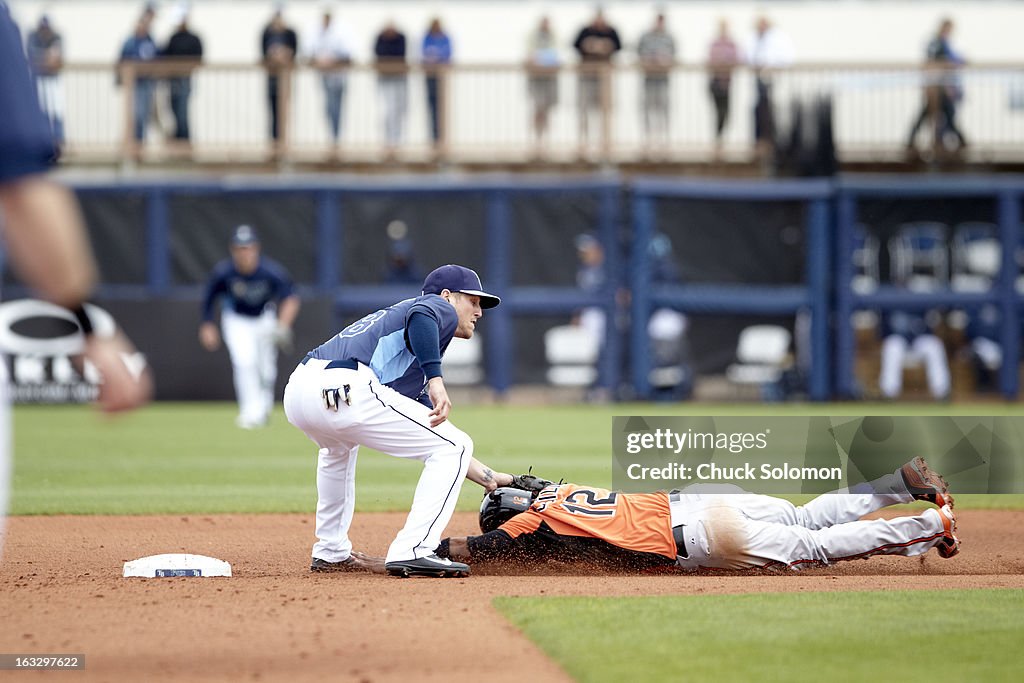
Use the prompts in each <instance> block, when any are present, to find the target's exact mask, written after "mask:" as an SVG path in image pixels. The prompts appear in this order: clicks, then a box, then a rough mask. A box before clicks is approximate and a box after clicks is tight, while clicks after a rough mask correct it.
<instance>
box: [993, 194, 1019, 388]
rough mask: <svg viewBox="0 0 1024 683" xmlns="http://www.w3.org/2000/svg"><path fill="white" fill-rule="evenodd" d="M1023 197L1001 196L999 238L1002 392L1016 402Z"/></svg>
mask: <svg viewBox="0 0 1024 683" xmlns="http://www.w3.org/2000/svg"><path fill="white" fill-rule="evenodd" d="M1020 202H1021V197H1020V195H1019V194H1017V192H1015V191H1013V190H1003V191H1002V192H1000V193H999V209H998V210H999V236H1000V237H1001V238H1002V244H1003V250H1002V252H1003V253H1002V257H1003V262H1002V263H1001V264H1000V269H999V273H1000V275H999V283H998V287H999V309H1000V314H1001V316H1002V319H1001V322H1002V330H1001V331H1000V342H1001V345H1002V347H1003V364H1002V365H1001V366H1000V368H999V388H1000V390H1001V391H1002V392H1003V396H1004V397H1005V398H1007V399H1013V398H1015V397H1016V396H1017V392H1018V390H1019V387H1018V384H1019V383H1020V379H1019V376H1018V374H1017V373H1018V372H1019V363H1018V360H1017V359H1018V358H1019V357H1020V346H1019V344H1020V336H1019V330H1020V321H1019V316H1020V309H1019V307H1018V302H1017V292H1016V284H1017V282H1016V281H1017V272H1018V266H1017V258H1016V257H1017V248H1018V245H1020V238H1021V235H1020Z"/></svg>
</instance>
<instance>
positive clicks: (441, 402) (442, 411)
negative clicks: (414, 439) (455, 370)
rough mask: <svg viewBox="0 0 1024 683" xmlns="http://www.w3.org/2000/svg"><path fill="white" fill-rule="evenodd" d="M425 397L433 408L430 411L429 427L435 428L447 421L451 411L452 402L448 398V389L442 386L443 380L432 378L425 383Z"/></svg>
mask: <svg viewBox="0 0 1024 683" xmlns="http://www.w3.org/2000/svg"><path fill="white" fill-rule="evenodd" d="M427 396H429V397H430V403H431V404H432V405H433V406H434V409H433V410H431V411H430V426H431V427H436V426H437V425H439V424H441V423H442V422H444V421H445V420H447V419H448V414H449V413H450V412H451V411H452V402H451V399H449V398H448V389H447V388H445V386H444V379H442V378H441V377H432V378H431V379H430V381H428V382H427Z"/></svg>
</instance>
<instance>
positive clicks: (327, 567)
mask: <svg viewBox="0 0 1024 683" xmlns="http://www.w3.org/2000/svg"><path fill="white" fill-rule="evenodd" d="M309 571H311V572H321V573H326V572H350V573H351V572H369V573H371V574H383V573H384V560H383V559H382V558H379V557H371V556H370V555H364V554H363V553H360V552H356V551H352V554H351V555H349V556H348V557H347V558H345V559H344V560H342V561H341V562H328V561H327V560H324V559H321V558H319V557H314V558H313V561H312V562H311V563H310V565H309Z"/></svg>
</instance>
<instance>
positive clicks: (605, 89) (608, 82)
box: [597, 63, 612, 164]
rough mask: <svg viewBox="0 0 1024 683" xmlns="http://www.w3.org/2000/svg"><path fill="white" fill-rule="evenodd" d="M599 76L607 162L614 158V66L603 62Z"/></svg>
mask: <svg viewBox="0 0 1024 683" xmlns="http://www.w3.org/2000/svg"><path fill="white" fill-rule="evenodd" d="M597 76H598V78H599V79H600V80H599V81H598V82H599V83H600V87H599V92H600V93H601V161H602V162H603V163H605V164H609V163H611V160H612V66H611V64H604V63H603V64H601V65H600V66H599V67H598V71H597Z"/></svg>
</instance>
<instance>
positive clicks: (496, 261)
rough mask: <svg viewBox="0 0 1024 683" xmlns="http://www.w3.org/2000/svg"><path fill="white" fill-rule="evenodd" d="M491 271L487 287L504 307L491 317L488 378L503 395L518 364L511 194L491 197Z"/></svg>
mask: <svg viewBox="0 0 1024 683" xmlns="http://www.w3.org/2000/svg"><path fill="white" fill-rule="evenodd" d="M486 234H487V253H486V254H485V259H486V264H487V271H486V272H485V273H484V278H483V279H484V287H487V288H491V287H493V288H494V289H491V290H490V291H493V292H497V293H498V296H500V297H502V298H503V303H502V305H501V306H498V307H497V308H494V309H491V310H490V311H488V313H487V316H486V317H487V333H486V334H487V336H486V337H485V339H486V348H487V377H488V378H489V379H490V384H491V388H492V389H494V391H495V392H497V393H498V394H499V395H503V394H504V393H505V392H506V391H508V388H509V387H510V386H511V384H512V374H513V372H514V363H515V340H514V339H513V335H514V334H515V329H514V325H513V324H512V311H511V310H510V308H509V307H510V305H511V303H512V302H511V301H510V300H511V299H512V298H513V297H512V296H510V293H511V288H512V283H511V281H510V278H509V274H510V272H511V268H510V265H511V259H510V257H509V252H510V248H511V245H510V244H509V234H510V224H509V206H508V193H507V191H505V190H494V191H492V192H489V193H488V195H487V230H486Z"/></svg>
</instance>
